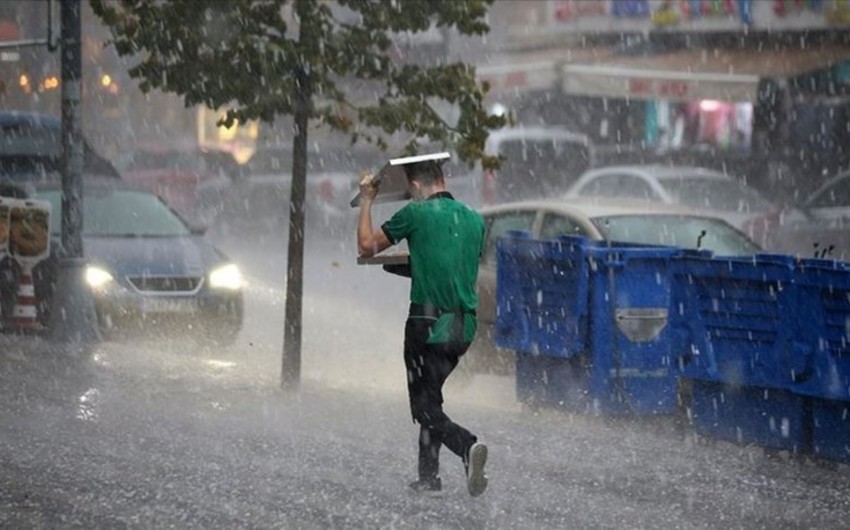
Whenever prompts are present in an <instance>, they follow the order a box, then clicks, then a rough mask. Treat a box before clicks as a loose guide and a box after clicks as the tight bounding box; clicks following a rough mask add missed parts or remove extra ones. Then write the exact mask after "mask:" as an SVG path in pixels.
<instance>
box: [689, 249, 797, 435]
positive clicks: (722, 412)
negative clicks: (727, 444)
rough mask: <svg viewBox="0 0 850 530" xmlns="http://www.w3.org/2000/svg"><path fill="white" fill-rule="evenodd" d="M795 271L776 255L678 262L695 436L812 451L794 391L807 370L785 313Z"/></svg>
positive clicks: (691, 258) (786, 259) (788, 260)
mask: <svg viewBox="0 0 850 530" xmlns="http://www.w3.org/2000/svg"><path fill="white" fill-rule="evenodd" d="M794 266H795V260H794V259H793V258H792V257H790V256H779V255H756V256H752V257H714V258H704V257H699V256H693V255H689V256H682V257H680V258H679V259H677V260H676V262H675V269H676V272H675V274H674V277H675V283H676V288H675V295H674V312H675V314H674V321H675V323H674V326H675V327H676V329H677V336H678V337H679V346H678V347H679V348H681V350H682V352H683V355H684V356H683V359H685V362H684V363H683V365H682V367H681V368H682V375H683V377H686V378H688V379H690V380H691V382H692V396H691V399H692V407H693V421H694V428H695V429H696V430H697V432H699V433H701V434H705V435H708V436H712V437H716V438H721V439H727V440H730V441H734V442H738V443H743V444H756V445H762V446H767V447H776V448H780V449H788V450H792V451H803V450H806V449H807V447H808V438H807V424H808V417H807V409H806V400H805V399H804V398H803V397H801V396H799V395H796V394H794V393H793V392H792V389H793V387H794V385H795V384H796V383H797V377H798V375H799V372H800V370H801V369H803V365H804V364H805V361H804V360H802V359H801V358H800V357H799V356H798V355H797V353H798V352H797V350H796V349H795V347H794V330H795V329H796V325H797V322H796V319H795V317H794V315H793V314H791V313H790V312H789V311H787V308H789V307H793V306H794V304H795V303H796V289H795V288H794V284H793V279H794Z"/></svg>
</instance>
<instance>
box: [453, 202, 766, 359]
mask: <svg viewBox="0 0 850 530" xmlns="http://www.w3.org/2000/svg"><path fill="white" fill-rule="evenodd" d="M481 213H482V215H483V216H484V221H485V226H486V233H485V239H484V251H483V252H482V256H481V263H480V266H479V270H478V323H479V329H478V334H477V336H476V339H475V342H474V343H473V345H472V346H471V347H470V351H469V353H468V354H467V355H466V356H465V360H464V365H463V366H464V369H465V370H468V371H469V372H473V373H478V372H495V373H510V372H511V371H512V370H513V365H514V354H513V352H512V351H509V350H503V349H501V348H497V347H496V346H495V345H494V344H493V340H492V329H493V325H494V324H495V321H496V243H497V241H498V239H499V238H500V237H502V236H503V235H505V233H506V232H507V231H509V230H525V231H530V232H531V234H532V236H533V237H535V238H539V239H550V238H555V237H558V236H562V235H579V236H585V237H588V238H591V239H596V240H611V241H623V242H629V243H638V244H647V245H672V246H678V247H684V248H703V249H708V250H712V251H714V253H715V254H716V255H729V256H731V255H738V256H740V255H752V254H755V253H757V252H759V251H760V248H759V246H758V245H756V244H755V243H754V242H753V241H751V240H750V239H749V238H748V237H747V236H746V235H745V234H744V233H742V232H741V231H739V230H738V229H737V228H735V227H733V226H732V225H730V224H729V223H727V222H726V221H725V220H723V219H722V218H721V217H718V216H717V213H716V212H706V213H702V212H700V211H699V210H696V209H694V208H689V207H684V206H676V205H664V204H657V203H655V204H653V203H649V202H646V201H627V200H598V201H593V202H589V201H587V200H583V199H546V200H537V201H522V202H513V203H505V204H500V205H496V206H490V207H486V208H483V209H482V210H481ZM703 232H704V233H703Z"/></svg>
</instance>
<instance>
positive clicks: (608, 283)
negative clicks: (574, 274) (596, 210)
mask: <svg viewBox="0 0 850 530" xmlns="http://www.w3.org/2000/svg"><path fill="white" fill-rule="evenodd" d="M681 252H682V250H681V249H679V248H675V247H650V246H625V245H622V244H619V245H618V244H613V245H608V244H607V243H604V242H601V243H599V244H597V245H596V246H593V247H590V248H589V252H588V260H589V262H590V270H591V274H590V314H591V317H592V318H591V325H590V348H591V350H590V351H591V363H592V367H593V369H592V370H591V372H590V384H589V388H590V392H591V394H592V395H593V396H595V397H597V398H598V400H597V401H598V403H599V407H600V409H601V410H602V411H603V412H608V413H612V414H613V413H632V414H671V413H674V412H675V411H676V410H677V408H678V399H677V392H678V379H677V378H678V370H677V365H678V362H677V358H676V357H677V354H678V353H677V351H676V348H675V346H674V339H675V335H674V334H673V333H672V332H671V328H670V326H669V313H670V308H671V300H672V275H671V264H672V258H673V257H674V256H677V255H679V254H680V253H681Z"/></svg>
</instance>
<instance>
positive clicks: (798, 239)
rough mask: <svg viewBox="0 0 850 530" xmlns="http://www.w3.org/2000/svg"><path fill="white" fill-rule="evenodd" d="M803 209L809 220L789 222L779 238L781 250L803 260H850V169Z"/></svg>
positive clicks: (778, 235) (821, 187)
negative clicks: (798, 256) (813, 258)
mask: <svg viewBox="0 0 850 530" xmlns="http://www.w3.org/2000/svg"><path fill="white" fill-rule="evenodd" d="M801 208H802V209H803V211H804V212H805V213H806V214H807V215H808V216H809V220H808V221H806V222H793V223H787V224H786V226H784V227H783V228H782V229H781V230H780V231H779V232H778V233H777V236H776V240H777V245H778V246H779V248H781V249H782V250H783V251H786V252H790V253H795V254H799V255H800V256H802V257H824V258H833V259H839V260H842V261H846V260H848V259H850V230H848V228H850V170H847V171H844V172H841V173H839V174H837V175H835V176H834V177H832V178H830V179H829V180H827V181H826V182H825V183H824V184H823V185H821V186H820V187H819V188H817V189H816V190H815V191H814V192H813V193H812V194H811V195H810V196H809V197H807V198H806V199H805V200H804V201H803V202H802V204H801Z"/></svg>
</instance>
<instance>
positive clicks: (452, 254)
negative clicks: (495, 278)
mask: <svg viewBox="0 0 850 530" xmlns="http://www.w3.org/2000/svg"><path fill="white" fill-rule="evenodd" d="M381 229H382V230H383V231H384V234H386V236H387V239H389V240H390V241H391V242H392V243H393V244H396V243H398V242H399V241H401V240H403V239H406V240H407V246H408V249H409V251H410V276H411V284H410V301H411V302H412V303H415V304H423V305H432V306H435V307H437V308H438V309H440V310H442V311H453V313H446V314H443V315H442V316H440V318H439V319H438V320H437V322H436V323H435V324H434V326H432V328H431V336H430V337H429V339H428V342H429V343H441V342H448V341H449V340H451V339H452V337H451V330H452V324H453V322H454V318H455V315H458V316H459V315H460V314H461V313H462V314H463V315H464V323H463V324H464V325H463V340H464V341H465V342H471V341H472V338H473V337H474V336H475V328H476V325H477V323H476V318H475V313H474V311H475V310H476V308H477V307H478V295H477V294H476V293H475V282H476V280H477V278H478V260H479V258H480V256H481V250H482V247H483V244H484V218H483V217H481V214H479V213H478V212H476V211H475V210H473V209H471V208H469V207H468V206H467V205H465V204H463V203H462V202H459V201H456V200H455V199H454V198H453V197H452V195H451V194H450V193H448V192H440V193H436V194H434V195H432V196H431V197H429V198H428V199H426V200H424V201H415V202H410V203H408V204H407V205H405V206H404V207H403V208H402V209H401V210H399V211H398V212H396V213H395V215H393V216H392V217H391V218H390V219H389V220H388V221H387V222H385V223H384V224H383V225H382V226H381Z"/></svg>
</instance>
